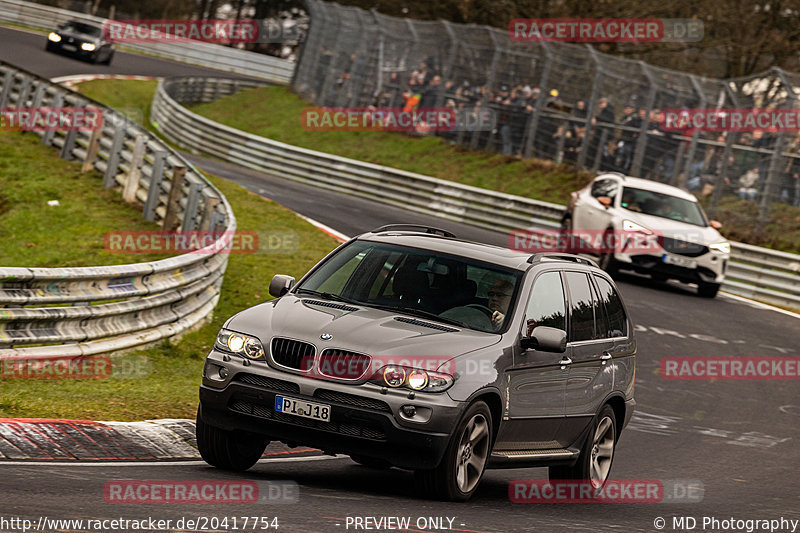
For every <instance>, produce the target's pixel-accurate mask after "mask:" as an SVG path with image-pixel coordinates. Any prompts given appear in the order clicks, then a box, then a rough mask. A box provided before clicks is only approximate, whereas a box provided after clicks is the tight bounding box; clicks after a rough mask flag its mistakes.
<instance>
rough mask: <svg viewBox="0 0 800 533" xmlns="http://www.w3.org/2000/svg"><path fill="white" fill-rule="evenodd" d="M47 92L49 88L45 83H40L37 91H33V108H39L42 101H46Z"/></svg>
mask: <svg viewBox="0 0 800 533" xmlns="http://www.w3.org/2000/svg"><path fill="white" fill-rule="evenodd" d="M45 91H47V86H46V85H45V84H43V83H39V84H37V85H36V89H35V90H34V91H33V100H31V107H39V106H41V105H42V100H43V99H44V93H45Z"/></svg>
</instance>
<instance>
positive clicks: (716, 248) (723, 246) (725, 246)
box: [708, 241, 731, 254]
mask: <svg viewBox="0 0 800 533" xmlns="http://www.w3.org/2000/svg"><path fill="white" fill-rule="evenodd" d="M708 247H709V248H711V251H712V252H717V253H718V254H729V253H731V243H729V242H727V241H726V242H718V243H714V244H709V245H708Z"/></svg>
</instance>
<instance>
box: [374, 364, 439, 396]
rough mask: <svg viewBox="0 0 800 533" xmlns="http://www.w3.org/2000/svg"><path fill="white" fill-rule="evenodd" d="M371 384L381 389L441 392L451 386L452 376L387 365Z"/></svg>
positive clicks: (375, 375)
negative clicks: (401, 388)
mask: <svg viewBox="0 0 800 533" xmlns="http://www.w3.org/2000/svg"><path fill="white" fill-rule="evenodd" d="M369 381H370V382H371V383H374V384H376V385H380V386H382V387H391V388H393V389H397V388H400V387H403V388H406V389H411V390H415V391H420V392H442V391H445V390H447V389H449V388H450V386H451V385H452V384H453V376H451V375H449V374H444V373H441V372H431V371H428V370H422V369H419V368H410V367H403V366H399V365H387V366H384V367H383V368H381V369H380V370H379V371H378V372H376V373H375V374H374V376H373V377H372V379H370V380H369Z"/></svg>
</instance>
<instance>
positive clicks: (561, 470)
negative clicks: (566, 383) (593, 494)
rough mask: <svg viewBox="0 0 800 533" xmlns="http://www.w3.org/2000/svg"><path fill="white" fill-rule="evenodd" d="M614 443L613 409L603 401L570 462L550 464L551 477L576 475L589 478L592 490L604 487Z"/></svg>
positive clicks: (614, 447)
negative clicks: (580, 447) (578, 452)
mask: <svg viewBox="0 0 800 533" xmlns="http://www.w3.org/2000/svg"><path fill="white" fill-rule="evenodd" d="M616 444H617V422H616V418H615V417H614V410H613V409H611V406H610V405H608V404H606V405H604V406H603V408H602V409H601V410H600V412H599V413H598V414H597V416H595V417H594V421H593V423H592V429H591V431H590V432H589V436H588V438H587V439H586V443H585V444H584V446H583V449H582V450H581V454H580V455H579V456H578V460H577V461H576V462H575V464H574V465H572V466H551V467H550V468H549V469H548V474H549V477H550V480H551V481H552V480H558V479H575V480H583V481H589V482H591V484H592V487H593V488H594V490H596V491H599V490H600V489H602V488H603V486H604V485H605V484H606V481H607V480H608V475H609V473H610V472H611V463H612V462H613V461H614V451H615V449H616Z"/></svg>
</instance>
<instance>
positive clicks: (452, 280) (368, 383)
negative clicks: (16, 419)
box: [197, 224, 636, 501]
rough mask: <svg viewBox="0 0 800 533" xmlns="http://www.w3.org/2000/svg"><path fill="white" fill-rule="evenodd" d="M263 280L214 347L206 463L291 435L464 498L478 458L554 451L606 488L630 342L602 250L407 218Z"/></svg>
mask: <svg viewBox="0 0 800 533" xmlns="http://www.w3.org/2000/svg"><path fill="white" fill-rule="evenodd" d="M269 292H270V294H271V295H273V296H275V299H274V300H272V301H269V302H265V303H263V304H260V305H257V306H255V307H252V308H249V309H246V310H244V311H242V312H240V313H239V314H237V315H236V316H234V317H232V318H230V319H229V320H228V321H227V322H226V323H225V324H224V325H223V328H222V330H221V331H220V332H219V336H218V338H217V341H216V343H215V344H214V347H213V348H212V349H211V351H210V353H209V354H208V357H207V358H206V363H205V368H204V371H203V384H202V386H201V388H200V404H201V405H200V409H199V412H198V417H197V444H198V447H199V450H200V454H201V455H202V457H203V459H205V460H206V462H208V463H209V464H211V465H213V466H216V467H219V468H223V469H228V470H246V469H248V468H250V467H251V466H253V465H254V464H255V463H256V462H257V461H258V460H259V458H260V457H261V455H262V453H263V452H264V449H265V447H266V445H267V443H268V442H269V441H282V442H285V443H287V444H288V445H290V446H295V445H306V446H311V447H316V448H319V449H321V450H323V451H324V452H326V453H332V454H346V455H349V456H350V457H351V458H352V459H353V460H354V461H356V462H357V463H360V464H364V465H367V466H381V465H382V466H386V467H388V466H395V467H399V468H405V469H409V470H413V471H415V478H416V481H417V484H418V488H419V490H420V492H421V493H424V494H427V495H429V496H433V497H435V498H441V499H445V500H456V501H463V500H466V499H468V498H469V497H470V496H472V494H473V493H474V492H475V489H476V488H477V487H478V484H479V482H480V479H481V477H482V476H483V473H484V469H485V468H521V467H541V466H547V467H549V469H550V471H549V473H550V478H551V480H553V479H556V480H564V479H578V480H586V481H587V482H591V484H592V486H593V487H595V489H598V490H599V489H600V488H601V487H602V486H603V485H604V484H605V482H606V480H607V479H608V475H609V472H610V469H611V462H612V459H613V457H614V449H615V446H616V442H617V439H618V438H619V436H620V433H621V432H622V428H623V427H624V426H625V425H626V424H627V423H628V421H629V420H630V418H631V414H632V413H633V409H634V405H635V402H634V399H633V383H634V364H635V358H634V354H635V352H636V340H635V338H634V330H633V327H632V325H631V322H630V319H629V317H628V314H627V312H626V310H625V306H624V304H623V302H622V299H621V297H620V294H619V292H618V291H617V288H616V286H615V285H614V282H613V280H612V279H611V278H610V277H609V276H608V274H606V273H605V272H603V271H602V270H600V269H599V268H597V266H596V265H595V264H594V263H593V262H591V261H589V260H586V259H582V258H579V257H577V256H574V255H566V254H555V255H552V254H535V255H530V254H524V253H521V252H518V251H515V250H509V249H505V248H499V247H496V246H489V245H485V244H479V243H474V242H469V241H464V240H461V239H457V238H455V236H454V235H452V234H450V233H448V232H446V231H443V230H437V229H435V228H427V227H419V226H411V225H402V224H401V225H391V226H384V227H382V228H379V229H377V230H375V231H373V232H371V233H367V234H364V235H361V236H359V237H356V238H354V239H352V240H350V241H349V242H347V243H345V244H343V245H342V246H340V247H339V248H337V249H336V250H334V251H333V252H331V253H330V255H328V256H327V257H326V258H325V259H323V260H322V261H321V262H320V263H319V264H318V265H317V266H316V267H314V268H313V269H312V270H311V271H310V272H309V273H308V274H306V275H305V276H304V277H303V278H302V279H301V280H300V281H299V282H298V283H297V284H295V283H294V278H291V277H289V276H281V275H278V276H275V278H274V279H273V280H272V282H271V283H270V289H269ZM431 362H433V363H434V364H431ZM337 368H339V369H341V370H337Z"/></svg>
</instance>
